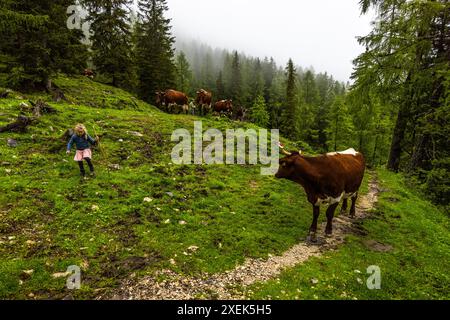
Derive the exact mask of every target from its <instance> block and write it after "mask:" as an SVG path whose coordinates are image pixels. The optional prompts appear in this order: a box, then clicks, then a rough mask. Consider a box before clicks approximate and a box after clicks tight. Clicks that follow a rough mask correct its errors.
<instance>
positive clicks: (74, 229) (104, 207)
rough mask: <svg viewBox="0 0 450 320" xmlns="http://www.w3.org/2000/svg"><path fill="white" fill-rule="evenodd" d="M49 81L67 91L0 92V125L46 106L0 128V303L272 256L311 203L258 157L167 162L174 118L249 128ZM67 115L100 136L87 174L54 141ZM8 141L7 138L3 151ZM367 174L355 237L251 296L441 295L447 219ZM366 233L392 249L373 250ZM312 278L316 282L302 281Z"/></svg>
mask: <svg viewBox="0 0 450 320" xmlns="http://www.w3.org/2000/svg"><path fill="white" fill-rule="evenodd" d="M56 83H57V85H58V86H59V87H60V88H62V90H63V91H64V92H65V95H66V97H67V98H68V100H69V101H65V102H61V103H53V102H51V99H50V97H49V96H46V95H38V94H34V95H24V94H21V93H19V92H14V93H13V94H12V95H11V98H10V99H0V126H1V125H4V124H6V123H9V122H11V121H12V120H14V119H15V118H16V116H17V114H18V113H19V112H20V108H19V104H20V103H21V102H23V101H24V102H27V101H28V99H32V100H35V99H37V98H42V99H44V100H46V101H48V103H49V104H51V105H52V106H53V107H54V108H56V109H57V110H58V113H56V114H50V115H44V116H43V117H42V118H40V119H39V122H37V123H36V124H35V125H33V126H30V127H29V129H28V132H26V133H23V134H15V133H1V134H0V190H1V192H0V299H18V298H30V297H33V298H38V299H46V298H63V297H64V296H66V295H73V297H74V298H76V299H88V298H93V297H95V296H97V295H98V294H100V293H104V292H105V291H107V290H111V289H114V288H115V287H116V286H117V285H118V284H119V283H120V280H121V279H123V278H126V277H129V276H130V274H132V273H136V274H138V275H141V274H152V273H153V272H155V271H156V270H160V269H162V268H166V269H172V270H174V271H176V272H179V273H182V274H185V275H199V274H200V273H202V272H213V273H214V272H223V271H225V270H229V269H232V268H234V267H235V266H236V265H237V264H240V263H242V262H243V261H244V259H245V258H247V257H255V258H256V257H263V258H264V257H267V256H268V254H281V253H282V252H283V251H285V250H287V249H288V248H289V247H291V246H292V245H293V244H295V243H298V242H299V241H303V239H304V238H305V237H306V234H307V231H308V228H309V225H310V223H311V216H312V214H311V206H310V204H309V203H307V201H306V198H305V195H304V193H303V191H302V190H301V188H300V187H299V186H297V185H295V184H294V183H292V182H289V181H286V180H277V179H275V178H274V177H267V176H262V175H261V174H260V168H259V167H258V166H248V165H216V166H194V165H184V166H176V165H173V164H171V159H170V153H171V150H172V148H173V146H174V143H173V142H171V141H170V135H171V133H172V131H173V130H174V129H176V128H186V129H188V130H190V131H191V132H192V129H193V123H194V121H195V120H202V121H203V128H204V130H205V129H207V128H217V129H220V130H222V131H223V130H225V129H231V128H239V127H244V128H253V129H257V127H256V126H254V125H251V124H241V123H236V122H233V121H229V120H227V119H217V118H214V117H206V118H197V117H193V116H183V115H168V114H165V113H162V112H160V111H159V110H158V109H156V108H155V107H153V106H150V105H148V104H146V103H144V102H142V101H140V100H138V99H136V98H134V97H133V96H132V95H130V94H128V93H126V92H124V91H122V90H119V89H115V88H111V87H109V86H106V85H102V84H99V83H96V82H93V81H91V80H89V79H87V78H83V77H76V78H69V77H65V76H61V77H60V78H58V79H57V81H56ZM78 122H83V123H85V124H86V125H87V127H88V130H89V131H90V133H91V134H94V133H95V134H97V135H99V136H100V137H101V143H102V144H101V145H102V150H98V149H95V150H94V159H93V162H94V165H95V167H96V170H97V177H96V178H95V179H90V180H88V181H86V182H80V179H79V173H78V168H77V165H76V163H74V162H73V160H72V158H73V153H72V154H71V155H70V156H67V155H66V154H65V145H66V143H67V141H66V140H64V139H63V138H62V135H63V133H64V132H65V131H66V130H67V129H69V128H72V127H73V126H74V125H75V124H76V123H78ZM132 132H139V133H141V134H142V135H143V136H142V137H139V136H136V135H134V134H132ZM8 138H14V139H16V140H17V141H18V143H19V145H18V147H17V148H11V147H8V146H7V144H6V141H7V139H8ZM120 139H122V140H123V141H120ZM283 142H285V143H287V144H289V142H288V141H283ZM100 151H103V152H100ZM115 165H119V167H120V169H119V170H116V169H114V168H112V167H114V166H115ZM378 174H379V177H380V179H381V182H382V184H383V186H384V187H385V188H388V189H389V191H386V192H384V193H383V194H382V195H381V200H380V205H379V208H378V209H377V210H378V211H377V213H376V216H375V217H376V218H375V219H372V220H369V221H366V222H364V227H365V228H366V229H367V232H368V235H367V236H365V237H356V236H352V237H349V239H348V241H347V244H346V245H344V246H342V247H341V248H340V249H339V250H338V251H336V252H332V253H327V254H326V255H325V257H322V258H318V259H313V260H311V261H310V262H307V263H306V264H304V265H301V266H298V267H297V268H294V269H292V270H289V271H287V272H285V273H284V274H283V275H282V276H281V277H280V282H279V283H278V282H277V281H276V280H274V281H269V282H267V283H266V284H260V285H257V286H255V287H253V288H252V290H253V291H254V294H251V293H250V296H251V297H254V298H267V297H268V296H272V298H289V299H294V298H296V297H297V296H298V297H299V298H301V299H304V298H314V297H315V296H317V297H318V298H342V296H341V294H343V292H346V295H347V298H353V297H356V298H359V299H363V298H446V297H447V298H448V280H449V278H448V276H447V274H446V272H447V269H448V268H446V266H447V262H448V261H449V253H448V252H449V250H448V249H449V233H448V219H447V217H445V216H444V215H443V214H442V213H441V212H439V210H438V209H436V208H435V207H433V206H432V205H430V204H429V203H428V202H426V201H423V200H421V199H420V197H418V196H417V195H416V194H415V193H413V192H411V191H409V190H408V189H406V188H405V187H404V184H403V182H402V180H401V179H399V177H400V176H396V175H392V174H388V173H387V172H384V171H380V172H379V173H378ZM367 180H368V176H366V180H365V184H364V186H363V190H362V192H366V191H367V186H366V184H367ZM146 197H149V198H151V199H152V201H151V202H145V201H144V198H146ZM393 197H395V198H396V199H398V201H397V200H395V201H396V202H392V199H391V200H389V199H390V198H393ZM323 219H324V214H323V213H322V215H321V221H323ZM180 221H185V222H186V224H180V223H179V222H180ZM368 239H374V240H376V241H379V242H382V243H385V244H390V245H392V246H393V247H394V250H393V251H392V252H387V253H378V252H373V251H371V250H369V249H368V248H367V246H366V245H365V241H366V240H368ZM192 245H195V246H197V247H199V249H198V250H197V251H196V252H195V253H191V252H190V251H189V250H188V249H187V248H188V247H190V246H192ZM185 253H186V254H185ZM171 259H174V260H175V262H176V264H175V265H172V264H171V263H170V260H171ZM73 264H75V265H78V266H80V267H81V268H82V288H81V290H75V291H69V290H67V289H66V288H65V281H66V279H65V278H57V279H55V278H53V277H52V274H54V273H57V272H65V271H66V269H67V267H68V266H70V265H73ZM372 264H376V265H379V266H380V267H381V270H382V281H383V282H382V290H378V291H368V290H367V289H365V286H362V285H360V284H358V282H357V280H356V278H357V277H360V278H364V276H365V275H364V272H365V268H366V267H367V266H369V265H372ZM355 269H357V270H360V271H361V272H362V274H360V275H358V274H356V273H355V272H354V270H355ZM25 270H33V272H32V273H31V275H27V274H25V273H24V271H25ZM311 278H317V279H319V283H318V284H317V285H316V286H315V287H311V283H310V279H311ZM297 289H300V290H301V292H300V293H298V292H297ZM283 291H284V292H285V293H282V292H283Z"/></svg>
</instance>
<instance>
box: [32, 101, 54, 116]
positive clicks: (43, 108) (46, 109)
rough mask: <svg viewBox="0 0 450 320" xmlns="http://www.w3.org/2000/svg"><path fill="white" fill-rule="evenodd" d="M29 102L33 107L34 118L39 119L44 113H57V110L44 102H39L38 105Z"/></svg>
mask: <svg viewBox="0 0 450 320" xmlns="http://www.w3.org/2000/svg"><path fill="white" fill-rule="evenodd" d="M28 101H29V102H30V103H31V105H32V106H33V116H34V117H36V118H39V117H40V116H41V115H42V114H43V113H56V109H55V108H53V107H51V106H49V105H48V104H46V103H45V102H44V101H42V100H37V101H36V103H34V102H33V101H31V100H28Z"/></svg>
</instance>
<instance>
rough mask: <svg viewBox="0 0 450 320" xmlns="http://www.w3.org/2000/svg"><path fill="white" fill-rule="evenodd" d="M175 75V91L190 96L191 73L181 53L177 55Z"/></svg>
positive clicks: (184, 56)
mask: <svg viewBox="0 0 450 320" xmlns="http://www.w3.org/2000/svg"><path fill="white" fill-rule="evenodd" d="M176 73H177V74H176V82H177V83H176V84H177V89H178V90H180V91H182V92H184V93H187V94H191V93H192V87H191V84H192V71H191V68H190V66H189V62H188V61H187V59H186V55H185V54H184V52H183V51H181V52H180V53H179V54H178V55H177V59H176Z"/></svg>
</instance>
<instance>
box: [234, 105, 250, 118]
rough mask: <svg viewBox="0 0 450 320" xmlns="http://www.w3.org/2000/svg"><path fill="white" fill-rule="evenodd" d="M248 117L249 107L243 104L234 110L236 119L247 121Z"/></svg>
mask: <svg viewBox="0 0 450 320" xmlns="http://www.w3.org/2000/svg"><path fill="white" fill-rule="evenodd" d="M246 119H247V109H245V108H244V107H242V106H239V107H237V108H236V109H235V110H234V120H237V121H245V120H246Z"/></svg>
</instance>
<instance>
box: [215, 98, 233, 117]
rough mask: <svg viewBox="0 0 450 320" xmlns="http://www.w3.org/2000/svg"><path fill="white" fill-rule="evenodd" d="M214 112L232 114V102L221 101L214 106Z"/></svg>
mask: <svg viewBox="0 0 450 320" xmlns="http://www.w3.org/2000/svg"><path fill="white" fill-rule="evenodd" d="M214 111H215V112H218V113H219V114H220V113H227V114H229V115H231V114H232V113H233V100H221V101H217V102H216V103H215V104H214Z"/></svg>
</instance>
